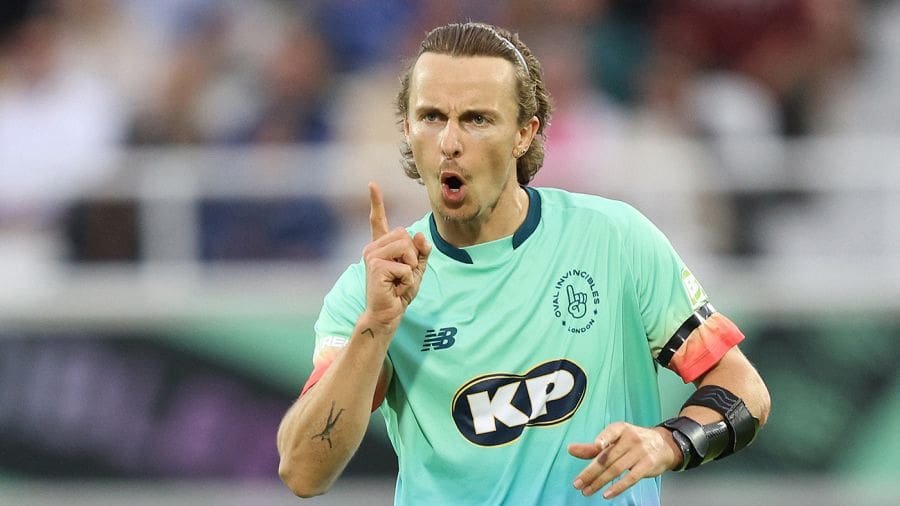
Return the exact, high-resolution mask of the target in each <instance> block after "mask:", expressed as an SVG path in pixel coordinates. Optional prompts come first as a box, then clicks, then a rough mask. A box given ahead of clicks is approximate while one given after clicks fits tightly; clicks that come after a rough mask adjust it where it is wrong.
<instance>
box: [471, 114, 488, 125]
mask: <svg viewBox="0 0 900 506" xmlns="http://www.w3.org/2000/svg"><path fill="white" fill-rule="evenodd" d="M487 122H488V120H487V118H485V117H484V116H482V115H480V114H476V115H474V116H472V123H473V124H475V125H485V124H487Z"/></svg>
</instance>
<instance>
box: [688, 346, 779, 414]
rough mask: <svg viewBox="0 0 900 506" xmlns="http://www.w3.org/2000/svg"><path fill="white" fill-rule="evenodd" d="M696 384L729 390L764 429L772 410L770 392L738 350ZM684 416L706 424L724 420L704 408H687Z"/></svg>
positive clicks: (727, 354) (734, 350)
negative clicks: (741, 401) (742, 402)
mask: <svg viewBox="0 0 900 506" xmlns="http://www.w3.org/2000/svg"><path fill="white" fill-rule="evenodd" d="M694 383H695V385H696V386H697V388H700V387H703V386H706V385H717V386H720V387H722V388H725V389H726V390H729V391H730V392H732V393H733V394H735V395H736V396H737V397H739V398H740V399H741V400H743V401H744V405H745V406H747V409H748V410H749V411H750V413H751V414H752V415H753V417H754V418H756V419H757V420H759V426H760V427H762V426H763V425H765V423H766V420H767V419H768V417H769V410H770V408H771V400H770V398H769V391H768V389H767V388H766V385H765V383H763V380H762V378H760V376H759V374H758V373H757V372H756V369H754V368H753V366H752V365H751V364H750V362H749V361H748V360H747V358H746V357H745V356H744V354H743V353H741V351H740V349H738V348H737V347H735V348H732V349H731V350H730V351H729V352H728V353H726V354H725V356H723V357H722V359H721V360H720V361H719V363H718V364H717V365H716V367H714V368H712V369H711V370H710V371H709V372H707V373H706V374H704V375H703V376H701V377H700V378H698V379H697V381H695V382H694ZM680 414H681V415H683V416H688V417H691V418H693V419H694V420H696V421H698V422H700V423H702V424H707V423H713V422H717V421H719V420H722V418H723V417H722V415H720V414H719V413H717V412H715V411H713V410H711V409H709V408H705V407H702V406H687V407H685V408H684V409H682V411H681V413H680Z"/></svg>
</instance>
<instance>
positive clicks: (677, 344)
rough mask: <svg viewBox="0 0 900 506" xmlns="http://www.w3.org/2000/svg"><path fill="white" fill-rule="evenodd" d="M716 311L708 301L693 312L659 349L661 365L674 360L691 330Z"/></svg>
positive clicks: (658, 360) (667, 364)
mask: <svg viewBox="0 0 900 506" xmlns="http://www.w3.org/2000/svg"><path fill="white" fill-rule="evenodd" d="M715 312H716V309H715V308H714V307H712V304H709V303H707V304H703V305H702V306H700V307H699V308H697V310H696V311H694V312H693V313H691V316H689V317H688V319H687V321H685V322H684V323H682V324H681V326H680V327H678V330H676V331H675V334H673V335H672V337H671V338H669V340H668V341H666V344H664V345H663V347H662V349H661V350H659V355H657V356H656V361H657V362H659V365H661V366H663V367H668V366H669V362H671V361H672V357H674V356H675V352H676V351H678V348H681V345H682V344H684V342H685V341H687V338H688V336H690V335H691V332H693V331H694V329H696V328H697V327H699V326H700V325H703V322H705V321H706V319H707V318H709V317H710V316H712V314H713V313H715Z"/></svg>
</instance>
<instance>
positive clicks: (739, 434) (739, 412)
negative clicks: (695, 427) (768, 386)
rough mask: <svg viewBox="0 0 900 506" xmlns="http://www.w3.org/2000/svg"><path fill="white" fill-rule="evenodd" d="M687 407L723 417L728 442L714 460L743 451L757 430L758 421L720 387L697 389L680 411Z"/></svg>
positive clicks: (742, 402) (734, 396) (709, 386)
mask: <svg viewBox="0 0 900 506" xmlns="http://www.w3.org/2000/svg"><path fill="white" fill-rule="evenodd" d="M687 406H703V407H706V408H709V409H712V410H713V411H716V412H717V413H719V414H721V415H722V416H723V417H725V420H724V423H725V427H726V432H727V436H728V440H727V444H726V446H725V449H724V451H722V452H721V453H720V454H719V455H717V456H716V457H715V458H719V459H721V458H723V457H727V456H729V455H731V454H732V453H735V452H737V451H740V450H742V449H744V448H745V447H747V446H748V445H749V444H750V443H751V442H753V438H755V437H756V432H757V431H758V430H759V420H757V419H756V418H754V417H753V415H752V414H751V413H750V410H748V409H747V406H745V405H744V401H742V400H741V398H740V397H738V396H736V395H734V394H733V393H731V392H729V391H728V390H726V389H724V388H722V387H719V386H715V385H706V386H704V387H701V388H699V389H697V391H696V392H694V394H693V395H691V396H690V397H689V398H688V400H687V401H685V403H684V405H683V406H682V407H681V409H684V408H685V407H687ZM704 427H705V426H704Z"/></svg>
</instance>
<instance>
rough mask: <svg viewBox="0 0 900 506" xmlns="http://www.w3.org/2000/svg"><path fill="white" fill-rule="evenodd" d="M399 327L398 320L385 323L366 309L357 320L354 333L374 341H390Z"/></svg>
mask: <svg viewBox="0 0 900 506" xmlns="http://www.w3.org/2000/svg"><path fill="white" fill-rule="evenodd" d="M399 326H400V318H396V319H393V320H389V321H387V322H385V321H383V320H382V319H380V318H378V317H377V316H375V315H373V314H372V313H371V312H370V311H369V310H368V309H367V310H366V311H364V312H363V314H362V315H360V317H359V320H357V322H356V331H357V332H359V333H361V334H365V335H367V336H369V337H371V338H374V339H380V340H385V339H386V340H390V339H391V338H392V337H393V336H394V333H395V332H396V331H397V328H398V327H399Z"/></svg>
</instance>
